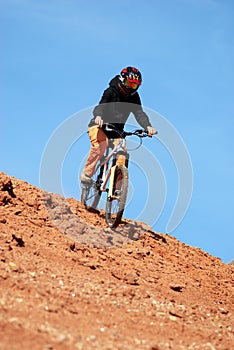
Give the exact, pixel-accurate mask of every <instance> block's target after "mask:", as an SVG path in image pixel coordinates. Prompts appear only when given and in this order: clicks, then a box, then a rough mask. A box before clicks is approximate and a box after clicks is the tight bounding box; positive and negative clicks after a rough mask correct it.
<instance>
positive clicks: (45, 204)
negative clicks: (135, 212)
mask: <svg viewBox="0 0 234 350" xmlns="http://www.w3.org/2000/svg"><path fill="white" fill-rule="evenodd" d="M233 272H234V266H233V265H231V264H230V265H228V264H224V263H222V262H221V260H220V259H218V258H216V257H213V256H211V255H209V254H207V253H206V252H204V251H201V250H200V249H198V248H193V247H190V246H188V245H185V244H183V243H181V242H179V241H178V240H176V239H175V238H173V237H170V236H169V235H164V234H161V233H156V232H153V231H152V230H151V228H150V227H148V226H147V225H145V224H143V223H139V222H131V221H129V220H123V223H122V224H121V226H120V227H119V228H118V229H117V230H115V231H111V230H110V229H108V228H107V227H106V225H105V222H104V217H103V213H100V215H99V214H95V213H88V212H87V211H85V210H84V209H83V208H82V206H81V205H80V203H79V202H77V201H76V200H74V199H68V200H66V199H64V198H62V197H60V196H58V195H53V194H51V193H44V192H42V191H41V190H40V189H37V188H35V187H33V186H32V185H30V184H28V183H26V182H23V181H20V180H17V179H15V178H13V177H9V176H7V175H6V174H4V173H0V335H1V336H0V349H1V350H22V349H23V350H28V349H33V350H48V349H54V350H55V349H56V350H68V349H69V350H70V349H71V350H73V349H84V350H89V349H97V350H99V349H100V350H105V349H110V350H115V349H116V350H117V349H120V350H122V349H140V350H141V349H142V350H144V349H149V350H150V349H151V350H164V349H175V350H180V349H191V350H194V349H199V350H200V349H207V350H215V349H226V350H231V349H234V333H233V332H234V318H233V315H234V298H233V297H234V291H233V286H234V285H233V281H234V279H233Z"/></svg>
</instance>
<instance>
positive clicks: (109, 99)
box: [89, 75, 151, 137]
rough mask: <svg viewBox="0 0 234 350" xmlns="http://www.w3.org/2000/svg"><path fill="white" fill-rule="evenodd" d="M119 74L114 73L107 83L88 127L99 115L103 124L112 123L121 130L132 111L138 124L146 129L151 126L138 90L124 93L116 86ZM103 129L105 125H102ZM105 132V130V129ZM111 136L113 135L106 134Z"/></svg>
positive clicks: (93, 123)
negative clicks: (107, 85)
mask: <svg viewBox="0 0 234 350" xmlns="http://www.w3.org/2000/svg"><path fill="white" fill-rule="evenodd" d="M119 82H120V81H119V76H118V75H116V76H115V77H114V78H113V79H112V80H111V81H110V83H109V85H110V86H109V87H108V88H107V89H106V90H105V91H104V93H103V95H102V98H101V100H100V102H99V104H98V105H97V106H96V107H95V108H94V110H93V115H94V117H93V118H92V119H91V121H90V123H89V127H90V126H93V125H95V121H94V120H95V118H96V117H97V116H101V117H102V119H103V121H104V124H106V123H109V124H114V125H115V127H116V128H117V130H120V131H122V130H123V128H124V125H125V123H126V121H127V119H128V117H129V114H130V113H131V112H132V113H133V115H134V116H135V118H136V121H137V122H138V124H139V125H140V126H141V127H142V128H143V129H146V128H147V126H151V124H150V121H149V118H148V116H147V114H146V113H145V112H144V111H143V109H142V106H141V100H140V96H139V94H138V92H135V93H134V94H132V95H130V94H124V92H122V91H121V90H120V88H119V86H118V84H119ZM103 130H104V131H105V126H104V127H103ZM105 132H106V131H105ZM106 134H107V136H108V137H113V135H110V134H109V135H108V133H107V132H106Z"/></svg>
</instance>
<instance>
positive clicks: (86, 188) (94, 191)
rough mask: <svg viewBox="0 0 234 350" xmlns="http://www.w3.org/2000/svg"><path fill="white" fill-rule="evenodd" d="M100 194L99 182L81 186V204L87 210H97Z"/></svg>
mask: <svg viewBox="0 0 234 350" xmlns="http://www.w3.org/2000/svg"><path fill="white" fill-rule="evenodd" d="M101 194H102V192H101V191H100V185H99V180H97V181H93V183H91V184H86V183H82V184H81V203H82V204H83V205H84V206H85V207H86V208H87V209H97V206H98V204H99V201H100V198H101Z"/></svg>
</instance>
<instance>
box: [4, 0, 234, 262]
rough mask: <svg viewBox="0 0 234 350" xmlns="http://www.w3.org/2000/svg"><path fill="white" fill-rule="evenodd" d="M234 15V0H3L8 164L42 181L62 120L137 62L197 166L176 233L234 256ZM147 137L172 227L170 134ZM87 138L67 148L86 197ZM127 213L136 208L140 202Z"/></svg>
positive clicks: (72, 174) (148, 101)
mask: <svg viewBox="0 0 234 350" xmlns="http://www.w3.org/2000/svg"><path fill="white" fill-rule="evenodd" d="M233 15H234V3H233V1H231V0H229V1H228V0H223V1H221V0H165V1H162V0H159V1H157V0H149V1H137V0H135V1H132V0H130V1H126V0H125V1H123V0H119V1H107V0H101V1H98V2H97V1H94V0H88V1H85V2H84V1H81V0H76V1H75V0H66V1H65V0H63V1H62V0H56V1H55V0H50V1H48V0H41V1H36V0H0V48H1V50H0V55H1V56H0V76H1V80H0V99H1V104H0V113H1V125H2V128H1V138H0V142H1V148H0V149H1V171H3V172H5V173H7V174H9V175H11V176H14V177H16V178H19V179H22V180H25V181H27V182H29V183H32V184H33V185H35V186H39V172H40V164H41V158H42V155H43V151H44V149H45V147H46V144H47V143H48V140H49V139H50V138H51V135H52V134H53V133H54V131H55V130H56V128H58V126H59V125H61V124H62V123H64V121H65V120H67V118H69V117H71V116H72V115H74V114H76V113H78V112H79V111H82V110H85V109H88V108H90V107H91V106H93V105H95V104H96V103H97V102H98V101H99V99H100V97H101V94H102V92H103V89H104V88H106V87H107V86H108V82H109V80H110V79H111V78H112V77H113V76H114V75H116V74H118V73H119V72H120V70H121V69H122V68H123V67H125V66H127V65H134V66H136V67H138V68H139V69H140V70H141V71H142V74H143V85H142V87H141V88H140V90H139V92H140V96H141V100H142V103H143V105H144V106H145V107H147V108H150V109H152V110H154V111H157V112H158V113H159V114H160V115H162V116H163V117H164V118H165V119H166V120H168V122H169V123H171V124H172V125H173V126H174V128H175V129H176V130H177V132H178V133H179V134H180V135H181V137H182V139H183V140H184V143H185V145H186V147H187V150H188V152H189V155H190V158H191V162H192V166H193V174H194V182H193V186H194V187H193V193H192V199H191V203H190V206H189V210H188V211H187V213H186V215H185V217H184V219H183V220H182V222H181V224H180V225H179V226H178V227H177V228H176V230H174V231H173V232H171V233H170V234H171V235H174V236H175V237H177V238H178V239H179V240H180V241H182V242H185V243H187V244H190V245H192V246H197V247H199V248H201V249H203V250H205V251H207V252H209V253H210V254H212V255H215V256H217V257H220V258H221V259H222V260H223V261H224V262H229V261H230V260H232V259H234V254H233V252H234V249H233V248H234V243H233V231H234V225H233V208H234V199H233V198H234V196H233V194H234V191H233V190H234V185H233V178H234V162H233V149H234V141H233V139H234V138H233V131H234V130H233V129H234V128H233V125H234V123H233V114H234V99H233V92H234V91H233V90H234V89H233V81H234V71H233V62H234V23H233ZM88 120H89V118H87V123H88ZM155 127H156V128H157V125H155ZM159 134H160V130H159ZM61 142H63V140H61ZM146 144H147V147H149V148H150V150H151V151H152V152H153V153H154V155H155V157H157V159H158V160H159V162H160V165H161V167H162V169H163V172H164V174H165V177H166V183H167V196H166V201H165V206H164V209H163V211H162V214H161V216H160V218H159V220H158V221H157V223H156V224H155V225H154V229H156V230H158V231H161V232H165V227H166V224H167V222H168V220H169V217H170V215H171V212H172V208H173V205H174V202H175V199H176V194H177V187H178V183H177V173H176V169H175V166H174V165H173V162H172V161H171V159H170V156H169V154H168V152H167V151H166V150H165V149H164V147H163V145H162V144H161V143H160V142H158V143H157V142H156V140H154V141H153V142H152V143H150V142H148V141H147V143H146ZM88 148H89V143H88V140H87V138H86V136H85V135H84V136H83V137H82V138H81V139H80V140H79V142H77V143H76V144H75V145H74V147H73V148H71V152H70V153H69V154H68V155H67V158H66V161H65V169H64V175H63V183H64V188H65V192H66V194H67V196H72V197H75V198H78V199H79V189H78V188H77V186H78V185H77V179H76V180H75V178H77V169H78V168H79V165H77V162H81V158H80V157H81V151H80V150H81V149H82V151H87V150H88ZM78 153H79V154H78ZM82 159H83V158H82ZM130 177H131V175H130ZM139 177H140V175H139ZM133 185H134V184H133ZM143 192H144V191H143ZM144 200H145V197H144V196H143V195H142V197H141V199H137V198H136V199H135V201H134V199H133V202H134V204H135V206H137V205H138V204H139V203H138V202H139V201H141V202H142V201H144ZM126 214H127V216H128V217H130V218H131V217H132V218H134V215H135V213H134V210H133V207H132V209H131V208H129V209H128V211H127V212H126Z"/></svg>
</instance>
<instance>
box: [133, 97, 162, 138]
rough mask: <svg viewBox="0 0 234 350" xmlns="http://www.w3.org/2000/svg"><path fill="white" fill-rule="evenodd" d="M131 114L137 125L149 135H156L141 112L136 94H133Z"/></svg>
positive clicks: (147, 118)
mask: <svg viewBox="0 0 234 350" xmlns="http://www.w3.org/2000/svg"><path fill="white" fill-rule="evenodd" d="M133 103H134V104H133V108H132V109H133V110H132V112H133V114H134V116H135V118H136V121H137V122H138V124H139V125H140V126H141V127H142V128H143V129H144V130H147V131H148V134H149V135H154V134H156V133H157V131H156V130H155V129H154V128H153V127H152V125H151V123H150V120H149V117H148V115H147V114H146V113H145V112H144V111H143V109H142V106H141V100H140V96H139V94H138V93H136V94H134V101H133Z"/></svg>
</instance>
